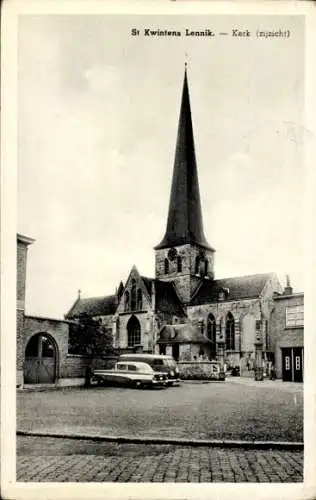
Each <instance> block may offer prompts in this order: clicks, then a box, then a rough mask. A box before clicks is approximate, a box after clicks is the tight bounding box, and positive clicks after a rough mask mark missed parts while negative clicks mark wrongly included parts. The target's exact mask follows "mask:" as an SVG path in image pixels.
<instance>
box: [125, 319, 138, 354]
mask: <svg viewBox="0 0 316 500" xmlns="http://www.w3.org/2000/svg"><path fill="white" fill-rule="evenodd" d="M140 340H141V335H140V323H139V321H138V319H137V318H136V316H132V317H131V318H130V320H129V322H128V323H127V345H128V347H134V346H135V345H139V344H140Z"/></svg>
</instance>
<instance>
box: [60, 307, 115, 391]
mask: <svg viewBox="0 0 316 500" xmlns="http://www.w3.org/2000/svg"><path fill="white" fill-rule="evenodd" d="M69 352H70V353H72V354H82V355H85V356H88V365H87V367H86V376H85V379H86V380H85V385H86V386H89V385H90V381H91V369H92V364H93V359H94V358H95V357H96V356H98V357H99V356H114V355H115V354H116V352H115V349H114V347H113V338H112V331H111V329H109V328H106V327H105V326H104V325H102V322H101V320H96V319H94V318H93V317H92V316H90V315H89V314H87V313H82V314H80V316H79V317H78V321H77V322H76V323H72V325H71V328H70V332H69Z"/></svg>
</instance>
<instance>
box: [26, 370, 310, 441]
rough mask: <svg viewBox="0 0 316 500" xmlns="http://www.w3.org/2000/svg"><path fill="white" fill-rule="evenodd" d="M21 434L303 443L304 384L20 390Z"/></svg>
mask: <svg viewBox="0 0 316 500" xmlns="http://www.w3.org/2000/svg"><path fill="white" fill-rule="evenodd" d="M17 428H18V429H19V430H33V431H39V430H42V431H45V430H49V431H50V432H65V433H68V432H75V433H79V434H80V433H88V434H92V435H99V434H103V435H114V436H122V435H127V436H149V437H165V438H188V439H221V440H222V439H226V440H254V439H255V440H263V441H266V440H268V441H303V386H302V385H300V384H290V383H288V384H287V383H282V382H280V381H276V382H273V381H267V382H255V381H252V380H242V379H235V380H232V379H228V380H227V381H226V382H224V383H223V382H218V383H216V382H213V383H208V384H201V383H200V384H194V383H183V384H182V385H181V386H180V387H171V388H168V389H166V390H136V389H128V388H102V387H95V388H91V389H80V388H77V389H68V390H58V391H50V392H48V391H43V392H19V393H18V395H17Z"/></svg>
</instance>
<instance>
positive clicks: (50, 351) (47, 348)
mask: <svg viewBox="0 0 316 500" xmlns="http://www.w3.org/2000/svg"><path fill="white" fill-rule="evenodd" d="M55 378H56V348H55V345H54V342H53V341H52V340H51V338H50V337H49V336H48V335H45V334H37V335H34V336H33V337H32V338H31V339H30V341H29V343H28V345H27V346H26V350H25V362H24V383H25V384H50V383H54V382H55Z"/></svg>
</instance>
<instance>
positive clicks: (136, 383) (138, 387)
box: [135, 380, 143, 389]
mask: <svg viewBox="0 0 316 500" xmlns="http://www.w3.org/2000/svg"><path fill="white" fill-rule="evenodd" d="M135 387H136V389H141V388H142V387H143V384H142V383H141V381H140V380H136V381H135Z"/></svg>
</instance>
